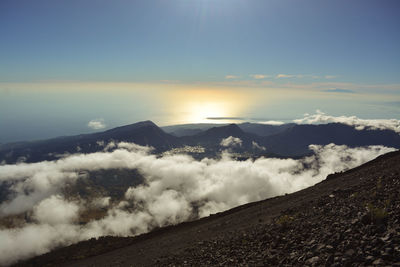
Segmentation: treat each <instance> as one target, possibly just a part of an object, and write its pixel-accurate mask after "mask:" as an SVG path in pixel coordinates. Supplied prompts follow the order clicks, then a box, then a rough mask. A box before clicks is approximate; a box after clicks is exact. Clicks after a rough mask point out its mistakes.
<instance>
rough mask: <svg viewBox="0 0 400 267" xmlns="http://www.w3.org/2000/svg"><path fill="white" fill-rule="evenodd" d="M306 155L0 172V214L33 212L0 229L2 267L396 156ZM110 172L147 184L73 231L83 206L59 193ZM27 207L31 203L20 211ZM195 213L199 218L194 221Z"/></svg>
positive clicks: (334, 148)
mask: <svg viewBox="0 0 400 267" xmlns="http://www.w3.org/2000/svg"><path fill="white" fill-rule="evenodd" d="M232 140H234V137H232ZM239 140H240V139H239ZM234 143H235V142H234ZM236 143H238V142H236ZM310 149H312V150H313V151H314V152H315V155H314V156H310V157H307V158H304V159H299V160H295V159H276V158H259V159H256V160H251V159H249V160H246V161H236V160H234V159H233V158H231V157H230V156H229V154H225V157H222V158H221V159H208V158H205V159H203V160H196V159H194V158H193V157H190V156H188V155H182V154H178V155H168V156H156V155H152V154H150V151H151V149H150V148H148V147H142V146H138V145H135V144H129V143H119V144H115V149H114V150H113V151H112V152H97V153H92V154H75V155H70V156H68V157H66V158H63V159H60V160H57V161H53V162H40V163H32V164H27V163H21V164H15V165H3V166H0V182H1V181H12V182H13V183H14V186H13V188H12V189H13V190H14V193H13V194H11V195H10V200H9V201H7V202H4V203H2V211H4V210H7V209H9V210H10V207H9V206H13V209H14V210H19V211H21V210H32V211H33V212H32V214H33V215H32V217H33V219H35V220H36V222H35V223H26V224H25V225H24V226H22V227H19V228H14V229H0V264H11V263H15V262H16V260H19V259H25V258H27V257H31V256H34V255H38V254H42V253H45V252H48V251H49V250H51V249H53V248H55V247H58V246H60V245H69V244H71V243H74V242H78V241H81V240H84V239H89V238H91V237H98V236H102V235H119V236H128V235H136V234H140V233H144V232H147V231H149V230H151V229H152V228H153V227H155V226H164V225H168V224H173V223H179V222H182V221H185V220H187V219H189V218H193V216H196V215H198V216H199V217H202V216H207V215H209V214H210V213H215V212H219V211H223V210H226V209H229V208H232V207H235V206H238V205H241V204H245V203H248V202H251V201H257V200H261V199H265V198H268V197H273V196H276V195H281V194H284V193H290V192H294V191H297V190H300V189H303V188H305V187H308V186H311V185H314V184H315V183H317V182H320V181H321V180H322V179H324V178H325V177H326V176H327V175H328V174H330V173H333V172H338V171H343V170H346V169H349V168H353V167H356V166H358V165H360V164H362V163H364V162H366V161H369V160H371V159H373V158H375V157H377V156H378V155H380V154H383V153H387V152H389V151H393V150H394V149H392V148H387V147H382V146H370V147H363V148H348V147H346V146H338V145H334V144H330V145H327V146H310ZM305 163H307V164H305ZM304 166H310V168H305V167H304ZM113 168H127V169H137V170H138V171H139V172H140V173H141V174H142V175H143V178H144V179H145V182H144V183H143V184H141V185H139V186H136V187H131V188H129V189H128V190H127V191H126V194H125V199H124V200H123V201H121V202H120V203H114V204H111V205H110V202H109V199H108V200H107V197H108V196H103V198H100V199H96V201H97V200H99V201H100V202H102V203H103V202H104V203H105V202H108V203H105V204H107V205H108V207H109V209H108V212H107V214H106V216H105V217H104V218H102V219H98V220H93V221H90V222H89V223H87V224H85V225H79V224H77V223H76V222H75V220H76V218H77V216H78V214H79V212H80V210H84V209H85V208H86V206H87V205H86V204H85V202H84V201H70V200H66V199H64V198H63V197H62V196H61V192H62V188H63V187H64V186H65V185H67V184H71V183H74V182H75V180H76V179H77V177H78V176H79V173H80V172H82V170H101V169H113ZM23 196H25V197H23ZM32 196H34V197H32ZM16 199H19V200H20V201H16ZM26 202H31V203H30V204H29V205H26ZM18 205H20V206H22V207H19V208H18ZM107 205H104V206H107ZM193 207H197V209H193ZM195 210H198V213H197V214H193V213H194V212H195Z"/></svg>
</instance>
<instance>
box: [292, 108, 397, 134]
mask: <svg viewBox="0 0 400 267" xmlns="http://www.w3.org/2000/svg"><path fill="white" fill-rule="evenodd" d="M293 121H294V122H295V123H297V124H314V123H331V122H337V123H343V124H346V125H350V126H353V127H354V128H355V129H357V130H364V129H367V130H368V129H373V130H376V129H379V130H391V131H395V132H397V133H400V120H396V119H368V120H367V119H360V118H358V117H356V116H349V117H348V116H338V117H335V116H330V115H327V114H325V113H324V112H322V111H320V110H317V111H316V113H315V114H312V115H310V114H305V117H304V118H302V119H297V120H293Z"/></svg>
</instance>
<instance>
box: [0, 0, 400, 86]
mask: <svg viewBox="0 0 400 267" xmlns="http://www.w3.org/2000/svg"><path fill="white" fill-rule="evenodd" d="M399 7H400V3H399V2H398V1H385V0H384V1H368V0H367V1H365V0H363V1H285V0H284V1H282V0H277V1H264V0H250V1H244V0H158V1H155V0H148V1H121V0H116V1H101V0H99V1H87V0H86V1H85V0H84V1H82V0H79V1H76V0H72V1H54V0H48V1H43V0H38V1H19V0H17V1H15V0H12V1H7V0H3V1H1V3H0V24H1V25H2V27H0V34H1V36H2V41H1V44H0V48H1V49H0V59H1V62H2V63H1V67H0V68H1V69H0V70H1V72H0V81H3V82H9V81H13V82H14V81H18V82H19V81H37V80H80V81H82V80H84V81H88V80H89V81H100V80H103V81H104V80H105V81H157V80H164V79H168V80H185V81H189V82H191V81H210V80H212V81H215V80H220V79H223V77H224V76H225V75H227V74H231V73H232V74H234V75H241V76H246V75H249V74H254V73H265V74H272V75H276V74H279V73H291V74H310V75H311V74H313V75H321V76H324V75H334V76H340V77H341V80H342V81H349V82H367V83H399V82H400V75H399V69H400V49H398V47H399V43H400V31H399V26H400V18H399V16H398V14H399V11H400V8H399Z"/></svg>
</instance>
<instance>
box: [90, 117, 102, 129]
mask: <svg viewBox="0 0 400 267" xmlns="http://www.w3.org/2000/svg"><path fill="white" fill-rule="evenodd" d="M87 126H88V127H89V128H91V129H93V130H99V129H104V128H106V124H105V122H104V119H94V120H91V121H89V122H88V125H87Z"/></svg>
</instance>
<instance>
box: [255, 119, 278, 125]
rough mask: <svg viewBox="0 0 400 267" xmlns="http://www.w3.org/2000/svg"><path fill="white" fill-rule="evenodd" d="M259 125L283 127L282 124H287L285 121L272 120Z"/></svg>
mask: <svg viewBox="0 0 400 267" xmlns="http://www.w3.org/2000/svg"><path fill="white" fill-rule="evenodd" d="M257 123H261V124H267V125H282V124H285V123H284V122H283V121H273V120H270V121H259V122H257Z"/></svg>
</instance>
